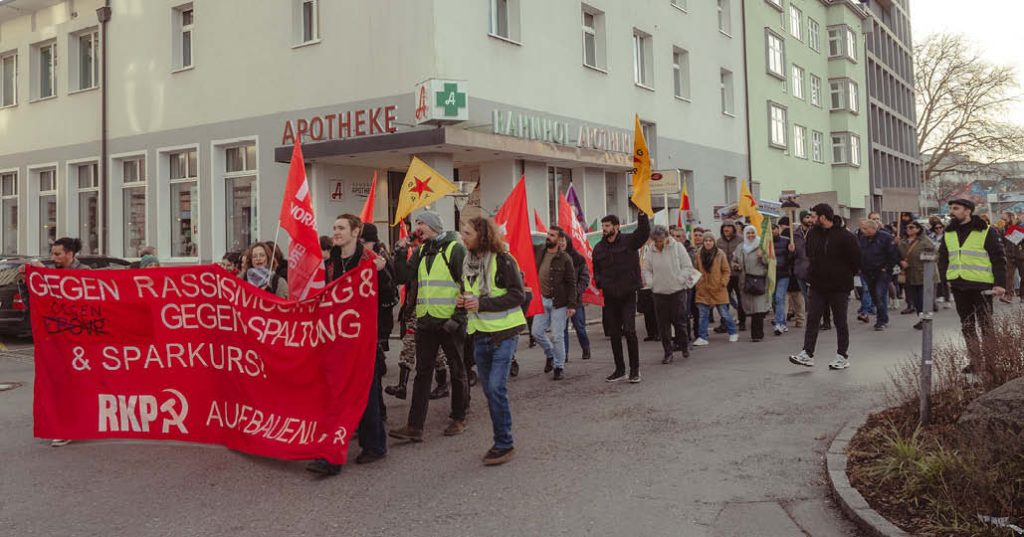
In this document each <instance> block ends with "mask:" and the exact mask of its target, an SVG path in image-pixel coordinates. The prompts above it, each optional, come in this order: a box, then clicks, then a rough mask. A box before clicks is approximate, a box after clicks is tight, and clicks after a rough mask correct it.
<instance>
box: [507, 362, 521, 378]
mask: <svg viewBox="0 0 1024 537" xmlns="http://www.w3.org/2000/svg"><path fill="white" fill-rule="evenodd" d="M508 376H510V377H518V376H519V362H517V361H516V360H512V367H510V368H509V370H508Z"/></svg>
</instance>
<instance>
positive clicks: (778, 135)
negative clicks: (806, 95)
mask: <svg viewBox="0 0 1024 537" xmlns="http://www.w3.org/2000/svg"><path fill="white" fill-rule="evenodd" d="M768 122H769V124H770V125H771V134H770V137H769V140H768V142H769V144H770V145H771V146H773V147H778V148H780V149H785V148H786V130H787V129H788V126H787V125H786V107H784V106H781V105H778V104H775V103H772V102H769V103H768Z"/></svg>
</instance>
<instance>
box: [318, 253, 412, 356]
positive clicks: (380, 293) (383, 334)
mask: <svg viewBox="0 0 1024 537" xmlns="http://www.w3.org/2000/svg"><path fill="white" fill-rule="evenodd" d="M374 253H376V254H377V255H379V256H381V257H383V258H384V261H385V264H384V268H383V269H381V270H378V271H377V340H378V341H380V342H387V340H388V337H390V335H391V330H392V329H393V328H394V327H395V321H394V315H393V314H392V309H393V308H394V307H395V304H397V303H398V286H397V285H396V283H395V266H394V264H393V263H392V262H391V258H390V256H388V255H386V252H383V251H378V252H374ZM366 255H367V248H366V245H365V244H364V243H363V241H359V244H358V245H357V246H356V254H355V255H353V257H355V256H358V258H356V259H353V260H351V261H349V262H348V263H347V264H345V263H343V262H342V259H341V248H340V247H338V246H334V247H332V248H331V255H330V256H329V257H328V258H327V259H326V260H325V261H324V270H325V274H324V277H325V279H326V281H327V283H331V282H333V281H334V280H336V279H338V278H340V277H342V276H343V275H344V274H345V272H347V271H346V270H345V268H347V269H348V270H352V268H355V266H357V265H358V264H359V263H361V262H362V260H363V258H364V257H365V256H366Z"/></svg>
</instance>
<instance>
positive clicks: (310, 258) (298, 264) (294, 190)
mask: <svg viewBox="0 0 1024 537" xmlns="http://www.w3.org/2000/svg"><path fill="white" fill-rule="evenodd" d="M278 223H279V224H280V226H281V227H282V228H284V230H285V231H287V232H288V236H290V237H291V239H292V240H291V243H290V244H289V245H288V297H289V298H291V299H292V300H302V299H304V298H306V297H308V296H309V295H310V293H311V292H312V291H315V290H319V289H322V288H323V287H324V262H323V254H321V252H320V236H319V235H318V234H317V232H316V216H315V215H314V214H313V199H312V196H310V194H309V181H307V180H306V165H305V163H304V162H303V161H302V145H301V142H299V138H298V137H296V138H295V146H294V148H293V149H292V162H291V166H290V167H289V168H288V182H287V183H286V184H285V186H284V197H283V198H282V199H281V214H280V215H279V216H278Z"/></svg>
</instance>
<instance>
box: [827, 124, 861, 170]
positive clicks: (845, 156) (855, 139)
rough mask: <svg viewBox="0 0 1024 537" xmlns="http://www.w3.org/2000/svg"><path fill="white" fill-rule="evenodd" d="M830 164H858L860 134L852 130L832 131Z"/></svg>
mask: <svg viewBox="0 0 1024 537" xmlns="http://www.w3.org/2000/svg"><path fill="white" fill-rule="evenodd" d="M832 164H840V165H844V164H845V165H849V166H860V136H857V135H856V134H853V133H852V132H833V133H832Z"/></svg>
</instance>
